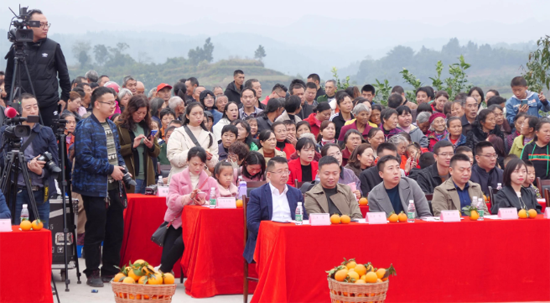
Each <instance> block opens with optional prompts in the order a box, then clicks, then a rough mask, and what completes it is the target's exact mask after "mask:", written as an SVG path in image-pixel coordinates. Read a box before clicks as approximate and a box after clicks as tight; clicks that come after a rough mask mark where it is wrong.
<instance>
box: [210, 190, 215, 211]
mask: <svg viewBox="0 0 550 303" xmlns="http://www.w3.org/2000/svg"><path fill="white" fill-rule="evenodd" d="M209 206H210V208H216V189H215V188H214V187H211V188H210V205H209Z"/></svg>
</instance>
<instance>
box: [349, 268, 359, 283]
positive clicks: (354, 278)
mask: <svg viewBox="0 0 550 303" xmlns="http://www.w3.org/2000/svg"><path fill="white" fill-rule="evenodd" d="M348 277H349V278H350V280H351V281H357V280H360V279H359V274H358V273H356V272H355V271H352V270H350V271H348Z"/></svg>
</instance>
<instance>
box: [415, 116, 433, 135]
mask: <svg viewBox="0 0 550 303" xmlns="http://www.w3.org/2000/svg"><path fill="white" fill-rule="evenodd" d="M431 115H432V113H431V112H421V113H419V114H418V115H417V116H416V126H417V127H418V128H420V130H421V131H422V133H424V135H427V134H428V130H429V129H430V116H431Z"/></svg>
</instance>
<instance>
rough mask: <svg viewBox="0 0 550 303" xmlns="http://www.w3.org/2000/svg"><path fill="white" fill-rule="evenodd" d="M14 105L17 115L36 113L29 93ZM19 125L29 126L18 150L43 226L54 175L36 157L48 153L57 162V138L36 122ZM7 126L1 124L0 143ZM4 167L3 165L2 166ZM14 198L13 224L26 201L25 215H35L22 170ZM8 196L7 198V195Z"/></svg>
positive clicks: (0, 159)
mask: <svg viewBox="0 0 550 303" xmlns="http://www.w3.org/2000/svg"><path fill="white" fill-rule="evenodd" d="M14 106H15V108H16V109H17V110H18V112H19V114H20V115H21V117H23V118H27V117H28V116H38V115H39V110H38V102H37V101H36V98H34V96H32V95H30V94H22V95H21V99H20V100H18V103H16V104H14ZM21 124H22V125H28V126H29V127H30V128H31V135H30V136H29V137H24V138H21V149H20V150H21V151H23V153H24V155H25V161H26V162H25V163H23V162H22V163H21V165H27V169H28V171H29V177H30V182H31V190H32V192H33V195H34V200H35V201H36V207H37V209H38V214H39V215H40V219H41V220H42V222H43V223H44V227H46V228H48V227H49V218H50V197H51V195H52V194H54V193H55V192H56V189H55V183H54V179H55V177H54V176H53V175H52V174H51V173H50V171H48V169H46V168H44V165H45V164H46V162H44V161H39V160H38V158H39V157H40V156H41V155H43V154H44V152H49V153H50V154H51V155H52V157H53V161H54V162H55V164H56V165H59V161H58V156H57V155H58V149H57V140H56V139H55V135H54V134H53V131H52V129H51V128H49V127H45V126H42V125H40V124H39V123H29V122H27V121H23V122H22V123H21ZM7 127H8V126H2V128H0V136H1V137H2V138H3V139H2V142H3V143H6V140H7V138H6V136H4V134H5V130H6V128H7ZM6 153H7V151H6V150H4V151H3V152H2V153H1V154H0V165H2V166H3V165H4V157H5V156H6ZM3 169H6V167H3ZM17 189H18V190H17V201H16V203H15V220H14V222H15V225H18V224H19V223H20V219H21V218H20V217H21V209H22V208H23V204H27V205H28V208H29V215H30V218H31V220H33V219H34V218H35V217H36V216H35V214H34V213H33V211H32V208H31V207H30V203H31V202H30V198H29V196H28V193H27V189H26V185H25V179H24V177H23V173H22V172H19V176H18V178H17ZM8 198H9V197H8Z"/></svg>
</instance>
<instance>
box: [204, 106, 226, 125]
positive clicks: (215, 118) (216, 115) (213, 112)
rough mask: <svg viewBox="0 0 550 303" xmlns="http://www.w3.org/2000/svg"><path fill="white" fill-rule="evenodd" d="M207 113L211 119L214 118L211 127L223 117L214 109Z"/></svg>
mask: <svg viewBox="0 0 550 303" xmlns="http://www.w3.org/2000/svg"><path fill="white" fill-rule="evenodd" d="M206 111H207V112H210V113H211V114H212V117H213V118H214V123H213V124H212V125H216V123H218V121H220V119H221V118H222V117H223V114H222V113H220V112H219V111H217V110H215V109H210V110H206Z"/></svg>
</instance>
